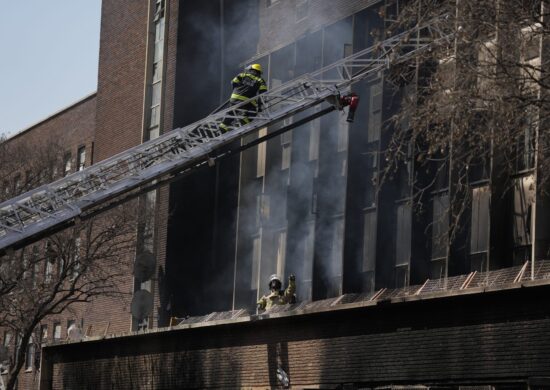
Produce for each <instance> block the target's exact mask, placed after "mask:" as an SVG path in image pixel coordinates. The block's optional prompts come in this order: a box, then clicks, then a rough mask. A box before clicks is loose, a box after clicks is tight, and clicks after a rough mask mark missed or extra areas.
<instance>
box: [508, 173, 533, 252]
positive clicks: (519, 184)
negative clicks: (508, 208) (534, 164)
mask: <svg viewBox="0 0 550 390" xmlns="http://www.w3.org/2000/svg"><path fill="white" fill-rule="evenodd" d="M534 201H535V181H534V178H533V176H526V177H521V178H518V179H516V181H515V183H514V209H513V213H514V222H513V225H514V226H513V227H514V244H515V246H524V245H530V244H531V206H532V205H533V202H534Z"/></svg>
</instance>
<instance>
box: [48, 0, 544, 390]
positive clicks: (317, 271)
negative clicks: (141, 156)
mask: <svg viewBox="0 0 550 390" xmlns="http://www.w3.org/2000/svg"><path fill="white" fill-rule="evenodd" d="M413 3H414V2H411V1H401V0H385V1H384V0H368V1H367V0H348V1H344V0H339V1H328V0H327V1H325V0H296V1H291V0H259V1H258V0H240V1H231V2H230V1H224V0H220V1H204V2H200V3H199V2H195V1H193V2H192V1H186V0H180V1H164V0H150V1H140V2H136V1H133V0H132V1H130V0H127V1H123V2H120V1H119V2H113V1H109V0H104V1H103V6H102V7H103V10H102V30H101V49H100V64H99V65H100V66H99V83H98V91H97V95H96V104H97V108H96V123H95V133H94V150H93V154H94V158H93V161H94V163H96V162H100V161H102V160H105V159H107V158H109V157H110V156H112V155H114V154H116V153H118V152H121V151H124V150H125V149H127V148H130V147H133V146H135V145H138V144H140V143H142V142H147V141H149V140H154V139H156V138H158V137H159V136H162V135H163V134H167V133H168V132H169V131H171V130H172V129H176V128H182V127H185V126H188V125H190V124H193V123H194V122H196V121H198V120H200V119H201V118H204V117H207V116H209V115H211V113H212V112H214V111H215V110H216V109H217V108H218V107H219V106H220V105H222V104H223V103H224V102H225V101H226V99H227V98H228V97H229V95H230V93H231V88H230V87H231V86H230V80H231V79H232V78H233V77H234V76H235V74H237V73H238V72H239V71H241V70H242V68H243V67H244V66H245V65H247V64H250V63H259V64H261V65H262V67H263V69H264V73H263V77H264V78H265V80H266V81H267V84H268V87H269V89H270V90H271V89H275V88H277V87H279V86H281V85H284V84H285V83H287V82H290V81H292V80H294V79H296V78H298V77H300V76H305V75H308V74H311V73H312V72H316V71H319V70H320V69H323V68H325V67H327V66H330V65H331V64H333V63H335V62H337V61H339V60H341V59H343V58H346V57H349V56H350V55H353V54H354V53H359V52H361V51H363V50H366V49H368V50H371V49H369V48H372V53H375V50H376V47H377V46H379V45H380V42H382V41H384V40H385V39H387V38H389V37H391V36H392V35H394V34H397V33H399V32H400V31H403V30H405V29H406V28H407V25H406V23H405V25H403V24H400V17H401V15H403V14H404V13H405V12H406V10H407V7H408V6H410V5H411V4H413ZM419 3H422V4H423V2H419ZM496 3H498V4H496ZM526 3H529V5H527V6H526V7H528V8H529V9H530V10H534V11H533V12H534V15H538V16H539V17H540V18H544V16H545V12H547V8H545V7H547V4H546V3H545V2H526ZM423 6H426V5H423ZM451 6H452V7H454V6H455V5H454V4H452V5H451ZM495 7H496V9H498V7H504V5H503V4H501V2H495ZM419 9H420V8H419ZM453 9H454V8H453ZM536 10H538V11H536ZM545 10H546V11H545ZM455 11H456V12H457V14H460V12H462V9H460V7H456V9H455ZM419 13H420V11H419ZM429 20H431V19H430V18H429V17H427V16H426V18H425V19H424V20H423V21H422V22H425V21H429ZM541 20H543V19H541ZM522 23H523V22H522ZM530 26H532V24H529V23H528V22H527V21H525V23H523V24H520V27H519V32H521V33H522V34H523V33H525V31H528V30H529V28H531V27H530ZM543 29H544V27H543V25H542V24H541V25H536V26H535V28H534V30H533V29H531V30H529V31H535V32H536V31H541V30H543ZM499 31H500V34H501V35H498V34H497V36H496V37H495V36H494V35H492V33H487V35H483V33H479V35H478V36H477V37H478V39H479V42H482V44H480V45H479V46H480V47H481V49H480V48H479V47H476V49H475V50H476V51H475V54H472V52H470V51H469V49H468V48H469V46H468V45H467V44H465V43H464V42H466V40H465V39H463V38H462V36H461V35H457V34H456V32H455V33H453V34H451V35H449V36H450V38H449V39H448V40H447V41H446V42H447V45H448V47H451V48H455V51H454V52H452V51H450V52H448V53H447V54H448V55H447V56H446V57H445V56H441V55H440V54H441V52H438V51H437V50H436V49H435V48H434V50H433V52H430V53H429V56H432V57H434V58H428V57H429V56H422V57H420V56H416V57H415V56H413V55H410V58H408V60H407V61H403V62H402V63H400V66H401V71H399V72H398V74H397V77H396V70H395V67H393V66H392V63H391V61H390V60H388V62H387V66H386V67H385V69H384V70H383V71H380V72H377V73H376V75H374V76H372V77H368V78H365V79H363V80H360V81H359V82H357V83H354V84H353V85H352V86H351V90H352V91H353V92H355V93H357V94H358V95H359V97H360V106H359V109H358V111H357V113H356V116H355V121H354V122H353V123H349V122H347V121H346V116H345V114H344V113H341V112H335V113H330V114H327V115H324V116H321V117H319V118H316V119H314V120H311V121H307V122H305V123H302V124H300V125H299V126H292V125H293V124H295V123H298V122H300V120H301V119H303V118H306V117H308V115H311V114H312V113H315V112H318V111H320V110H321V109H322V108H323V105H319V106H315V107H313V108H310V109H309V111H305V110H304V112H301V113H299V114H297V115H294V116H292V117H287V118H285V119H284V120H283V121H279V122H276V123H269V124H268V125H267V126H265V127H262V128H261V129H259V130H257V131H254V132H250V133H249V134H246V135H245V136H244V137H243V138H242V139H238V140H234V141H233V142H232V143H230V144H225V145H223V146H222V150H227V151H231V153H226V154H225V155H224V156H223V158H219V159H216V160H215V162H214V163H213V164H203V165H201V166H200V167H198V168H197V169H194V170H193V171H192V172H185V173H184V174H183V175H181V176H180V177H179V178H178V179H177V180H175V181H172V182H171V183H170V184H168V185H164V186H162V187H160V188H158V189H154V190H151V191H149V192H147V193H146V194H143V195H141V196H140V198H139V199H138V201H137V202H138V205H139V207H138V210H140V212H142V213H143V212H146V210H154V213H153V218H151V219H148V220H147V221H146V222H145V223H144V224H143V225H142V226H141V227H140V228H139V229H138V230H137V232H136V245H135V248H136V254H135V258H134V259H131V262H133V263H140V265H145V266H147V267H146V268H150V269H152V270H154V271H152V272H141V273H139V272H134V274H133V275H132V274H131V272H129V273H128V276H127V278H126V281H125V283H126V284H125V286H126V285H127V286H128V289H129V290H131V292H132V293H133V294H134V300H136V299H139V300H143V299H145V298H139V297H140V296H141V297H143V296H144V297H146V299H147V300H151V302H152V304H151V305H144V306H145V309H143V310H141V309H140V310H133V311H132V313H130V310H129V303H128V302H110V303H109V306H108V307H109V308H111V309H109V310H107V311H112V312H113V313H112V315H111V314H110V315H109V316H108V317H109V318H106V319H107V320H108V321H110V322H113V323H116V327H115V329H116V332H117V333H118V334H117V335H110V334H109V332H108V331H105V332H100V333H97V332H96V333H94V332H89V333H87V334H86V337H85V338H84V340H83V342H77V343H75V342H67V343H55V344H51V345H46V346H45V347H44V348H43V358H42V364H41V372H40V377H41V380H40V388H44V389H50V388H51V389H57V388H107V387H115V388H128V389H132V388H159V389H160V388H162V389H165V388H166V389H168V388H258V389H259V388H284V387H292V388H301V389H309V388H350V389H352V388H407V389H408V388H410V389H413V388H414V389H423V388H449V389H459V388H460V389H477V388H483V389H495V388H497V389H512V388H513V389H516V388H522V389H526V388H545V387H547V386H550V379H549V378H548V377H549V376H548V372H549V370H550V366H549V364H548V351H549V348H550V345H549V343H548V341H547V337H545V330H547V329H548V328H549V327H550V322H549V320H548V314H549V310H548V309H547V308H546V305H545V304H544V297H545V296H546V294H547V292H548V291H549V289H550V284H549V283H547V279H548V275H549V272H550V268H549V267H550V263H549V262H548V261H547V260H546V259H547V257H548V256H547V255H548V250H549V242H548V232H549V230H548V227H547V226H546V220H547V219H548V210H547V207H546V200H545V198H544V196H543V193H544V191H541V190H540V188H539V187H541V188H542V187H543V186H544V185H545V184H544V183H542V182H541V180H540V177H542V176H543V175H542V174H539V173H538V171H540V170H541V169H542V165H537V164H540V161H542V160H543V156H544V148H543V147H542V146H540V147H535V145H543V144H544V141H543V138H544V137H542V136H541V134H542V132H543V130H545V127H544V123H545V122H544V121H543V120H542V119H540V118H542V116H543V115H542V114H543V113H542V112H538V114H537V115H538V118H539V119H533V116H532V115H531V116H528V118H527V119H525V118H523V119H522V120H521V121H518V122H517V123H516V125H517V126H518V129H519V130H518V131H517V132H511V133H510V134H521V137H518V138H517V140H514V142H512V143H513V145H514V146H513V148H511V149H510V150H512V149H513V150H512V152H510V151H509V150H508V149H506V150H505V149H499V148H498V147H496V146H495V145H496V143H494V144H493V143H491V144H487V145H485V143H484V142H485V141H486V139H482V140H480V141H479V142H478V144H481V145H482V147H481V148H480V150H482V152H479V153H478V154H477V156H478V157H479V159H475V158H472V159H469V160H468V162H467V164H466V163H465V162H464V161H465V160H461V159H460V156H461V153H460V152H461V150H462V149H461V148H464V149H466V148H467V147H469V148H470V150H475V148H474V147H473V146H472V145H473V144H474V143H475V142H474V141H472V142H471V144H472V145H470V144H462V143H461V142H460V139H464V138H465V137H466V136H465V135H464V134H465V133H461V132H460V131H461V129H462V127H461V125H459V124H457V123H458V122H459V121H460V119H461V117H457V116H454V117H453V118H454V119H453V120H456V122H454V123H453V122H451V123H449V122H447V121H443V120H441V121H440V122H445V125H444V126H443V125H442V126H441V127H442V128H444V129H445V132H446V133H445V134H447V133H448V134H455V135H454V137H455V138H454V141H453V142H447V141H441V142H439V141H436V142H433V144H430V142H431V141H430V139H429V137H428V136H424V135H423V133H419V134H420V135H418V134H417V133H415V132H414V131H413V130H410V128H412V127H414V125H415V124H418V123H420V124H423V123H422V122H420V121H419V120H418V121H417V122H415V119H412V118H408V117H407V115H405V114H406V113H407V112H406V110H403V107H405V106H406V105H407V104H408V103H407V101H408V99H410V97H411V96H413V99H412V100H413V101H414V102H415V104H417V105H418V106H420V105H421V104H422V101H428V97H426V96H427V92H426V96H424V95H423V94H422V93H423V91H426V87H425V84H428V81H432V84H433V83H434V82H433V80H438V78H437V77H439V78H440V79H445V77H447V76H445V75H448V74H451V75H452V74H455V75H458V74H459V72H460V71H461V68H460V66H464V67H467V66H470V65H468V64H470V63H471V62H472V61H471V60H472V58H476V59H477V60H476V61H477V62H476V64H478V65H479V64H481V63H482V62H483V61H482V60H479V58H481V56H483V55H484V54H483V48H487V47H489V48H490V47H492V46H491V45H498V42H499V41H498V39H502V38H501V36H503V35H504V33H503V31H504V32H509V31H507V30H506V29H504V28H503V29H501V30H499ZM476 33H477V32H476ZM514 33H517V31H515V32H514ZM526 34H528V33H526ZM534 35H535V36H536V37H537V38H535V39H531V38H530V39H531V40H532V43H530V44H526V43H521V44H519V46H518V45H516V46H518V47H519V49H518V52H517V60H518V61H520V62H522V63H528V64H529V66H531V67H532V69H543V68H544V67H543V65H542V64H545V63H547V61H548V59H547V58H546V56H547V50H546V48H547V46H546V45H547V42H546V40H547V37H546V36H545V35H544V34H534ZM403 42H405V40H403ZM469 42H471V41H469ZM520 42H525V41H521V40H520ZM529 42H531V41H529ZM480 53H481V54H480ZM489 53H490V50H489ZM387 54H388V58H389V57H390V54H391V53H387ZM436 54H437V55H436ZM396 55H398V54H396ZM372 57H373V58H374V57H375V54H372ZM514 58H515V57H514ZM491 61H492V60H486V62H487V64H488V63H490V62H491ZM491 63H492V62H491ZM476 66H477V65H476ZM490 66H491V69H492V67H493V65H490ZM490 66H489V65H487V68H489V67H490ZM449 68H450V70H449ZM332 71H335V69H332V70H330V71H327V72H325V74H323V77H324V78H325V79H329V80H330V79H331V78H335V77H336V74H332V73H331V72H332ZM453 72H455V73H453ZM466 73H468V72H466V71H465V74H466ZM495 74H496V73H495ZM434 75H435V76H434ZM543 76H544V75H542V76H541V75H538V76H536V77H535V79H536V78H537V77H543ZM477 77H479V76H478V75H476V76H475V77H474V78H475V79H476V80H477ZM451 78H453V76H451ZM467 81H469V82H472V81H471V80H467ZM444 82H445V80H443V82H442V83H443V84H444ZM453 82H454V84H453V86H451V87H449V88H446V89H443V92H444V94H443V97H437V96H436V98H437V99H435V100H438V101H444V99H446V97H445V96H450V95H452V93H450V92H448V91H452V89H453V88H455V89H458V87H457V85H458V84H460V83H462V82H463V80H462V78H461V77H458V76H455V77H454V81H453ZM464 82H465V81H464ZM476 85H477V84H476ZM423 88H424V89H423ZM483 88H485V87H484V86H481V87H479V88H476V90H478V89H483ZM341 92H342V94H345V93H348V92H350V91H349V90H343V91H341ZM540 93H544V91H542V92H540ZM461 98H462V100H465V97H464V96H461ZM450 101H451V102H453V101H452V100H450ZM324 104H325V105H326V103H324ZM476 104H477V102H474V103H472V110H471V111H475V115H476V116H475V118H478V119H476V120H475V121H474V120H472V118H474V115H473V114H472V115H471V116H464V118H466V117H467V118H468V119H467V120H466V119H465V120H464V121H465V122H468V121H471V122H468V123H469V124H471V126H469V128H472V129H477V128H479V127H481V126H482V125H484V124H487V123H489V122H488V121H486V120H485V119H484V118H486V117H488V114H487V112H489V109H487V108H486V107H484V108H479V109H477V108H478V107H477V106H475V105H476ZM534 105H536V104H534ZM474 106H475V108H476V109H475V110H474V109H473V108H474ZM540 109H541V110H543V109H544V108H543V107H540ZM441 111H444V113H445V110H444V109H441ZM433 112H434V118H435V116H436V113H438V112H439V111H437V110H436V109H434V110H433ZM403 113H405V114H403ZM444 113H443V114H444ZM443 114H441V115H442V117H443V118H446V117H445V115H443ZM537 115H535V117H536V116H537ZM456 118H458V119H456ZM529 118H531V119H529ZM434 122H436V121H435V120H434ZM300 123H301V122H300ZM500 125H501V124H498V125H497V124H493V125H491V126H492V127H491V129H493V130H491V131H497V130H495V129H499V127H498V126H500ZM289 126H290V127H293V128H292V129H291V130H288V131H284V132H283V133H282V134H280V135H277V136H276V137H271V138H268V137H269V135H270V134H273V133H275V132H277V131H280V130H281V129H285V128H287V127H289ZM445 126H449V127H445ZM434 127H435V126H434ZM487 127H489V126H487ZM453 131H454V132H455V133H453ZM480 133H483V131H482V130H480ZM396 134H398V135H399V134H402V135H403V136H404V138H401V140H402V142H401V143H400V144H399V147H398V148H397V149H396V148H395V140H396V137H395V135H396ZM411 134H413V135H417V136H416V138H415V137H411V136H410V135H411ZM435 134H436V135H438V133H435ZM423 136H424V138H422V137H423ZM407 137H408V138H407ZM461 137H462V138H461ZM262 138H265V140H264V141H263V142H259V143H258V145H256V146H254V147H250V148H246V149H245V150H243V151H242V152H241V153H233V152H232V151H233V150H236V149H238V148H239V147H241V146H246V145H247V144H249V143H251V142H252V143H253V142H254V141H256V140H261V139H262ZM435 138H437V137H435ZM443 138H444V139H446V138H445V137H443ZM491 139H496V138H491ZM474 140H475V138H474ZM516 141H517V142H516ZM469 142H470V141H469ZM433 145H437V146H438V148H437V149H434V148H433V147H432V146H433ZM468 145H469V146H468ZM395 150H398V152H395ZM465 154H467V153H465ZM511 154H513V156H514V158H508V157H509V155H511ZM485 156H488V157H487V158H485ZM482 157H483V158H482ZM510 161H512V163H510ZM509 165H513V166H512V168H510V169H508V168H509ZM502 167H506V169H504V168H503V169H501V168H502ZM537 189H538V190H537ZM141 263H143V264H141ZM132 266H133V265H132V264H131V265H130V268H131V267H132ZM135 270H136V268H135V267H134V271H135ZM271 274H278V275H280V276H281V278H282V279H283V281H286V279H287V278H288V276H289V275H291V274H294V275H296V280H297V303H295V304H292V305H285V306H280V307H275V308H274V309H272V310H270V311H268V312H258V311H257V309H256V301H257V300H258V298H259V297H261V296H262V295H263V294H264V293H265V291H266V290H267V283H268V279H269V275H271ZM136 297H138V298H136ZM117 310H118V312H117V313H116V314H114V312H115V311H117ZM82 313H83V314H82V318H83V322H84V324H86V325H88V326H90V327H91V328H93V326H94V324H93V320H88V319H86V314H85V313H86V311H85V310H84V311H83V312H82ZM87 321H88V322H87ZM85 327H86V326H85ZM96 327H97V326H96ZM102 329H103V328H102ZM121 329H122V332H125V334H120V332H121V331H120V330H121ZM111 333H114V331H113V332H111Z"/></svg>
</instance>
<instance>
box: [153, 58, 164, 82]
mask: <svg viewBox="0 0 550 390" xmlns="http://www.w3.org/2000/svg"><path fill="white" fill-rule="evenodd" d="M161 78H162V60H161V61H158V62H156V63H154V64H153V83H155V82H157V81H160V80H161Z"/></svg>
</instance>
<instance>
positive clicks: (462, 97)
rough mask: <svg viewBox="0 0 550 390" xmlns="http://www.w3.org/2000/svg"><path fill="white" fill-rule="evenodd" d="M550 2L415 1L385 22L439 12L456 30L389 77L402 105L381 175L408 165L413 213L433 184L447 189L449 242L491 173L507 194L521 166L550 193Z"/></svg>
mask: <svg viewBox="0 0 550 390" xmlns="http://www.w3.org/2000/svg"><path fill="white" fill-rule="evenodd" d="M549 9H550V7H549V6H548V3H547V2H546V1H535V0H507V1H503V0H454V1H437V0H412V1H408V2H406V5H405V6H404V7H403V8H402V9H401V12H400V13H399V15H398V17H397V18H396V22H395V23H394V24H393V25H392V26H391V28H390V29H389V30H390V31H397V30H400V29H405V28H408V27H410V26H411V25H415V24H416V23H425V22H426V21H428V20H432V19H434V18H435V17H440V16H441V15H445V17H444V18H440V21H441V22H440V25H439V26H438V28H439V29H440V30H442V31H446V32H451V33H452V34H453V39H452V40H451V41H450V42H449V43H448V44H442V45H437V46H434V47H433V48H432V50H431V51H429V52H426V51H425V52H423V53H422V54H420V55H417V56H415V57H414V58H412V59H411V60H410V61H409V62H408V63H406V64H404V65H403V64H402V65H400V66H398V67H395V68H393V69H392V70H391V71H390V74H389V75H388V79H389V80H390V81H391V82H392V83H393V85H395V92H396V93H398V94H400V96H401V104H400V108H399V109H398V112H396V114H395V115H394V116H393V117H392V118H391V120H390V121H389V122H388V123H387V129H388V130H389V131H391V132H392V135H391V137H390V141H389V142H388V145H387V149H386V150H385V159H386V162H387V163H386V166H385V170H384V172H383V179H382V182H387V181H388V180H390V179H391V178H393V177H394V176H395V175H396V174H397V172H398V171H399V170H400V169H403V168H402V167H403V165H404V164H414V167H415V170H414V171H415V175H414V177H412V180H411V182H412V188H413V189H412V194H413V196H412V198H413V203H414V205H415V206H416V209H417V210H419V211H423V210H424V209H425V203H426V201H427V199H428V196H429V194H430V193H431V192H432V191H435V190H440V189H441V188H443V187H446V186H447V187H448V188H447V191H448V194H449V207H448V213H447V214H445V217H447V216H448V218H449V224H448V227H449V229H448V231H445V232H443V234H444V235H445V237H447V238H448V239H449V241H448V244H447V245H449V244H450V243H451V242H452V241H453V240H454V239H455V238H456V237H457V235H458V234H459V233H460V232H461V231H462V229H463V228H464V214H465V211H466V210H468V207H469V205H470V204H471V201H472V199H471V191H470V189H471V187H472V182H476V181H479V180H484V179H488V178H489V177H491V180H492V183H494V184H495V186H497V187H498V191H495V192H498V195H497V196H503V195H504V194H505V193H506V192H507V191H510V190H513V188H514V186H517V185H518V182H517V179H515V178H514V177H515V176H517V174H518V172H525V171H531V174H532V175H534V177H535V179H534V181H533V182H532V184H530V185H533V186H535V187H536V191H537V193H538V194H541V195H545V194H546V193H547V190H548V185H547V183H548V179H549V178H550V169H548V168H550V158H549V157H550V154H549V151H550V149H549V147H550V143H549V135H548V134H549V132H548V130H549V129H548V127H549V126H548V124H549V121H548V113H549V112H550V99H549V96H550V94H549V91H550V77H549V73H548V69H550V67H549V64H548V61H549V54H550V51H549V50H548V48H549V46H548V42H549V41H550V25H549V23H548V19H549V16H550V15H548V10H549ZM442 181H443V182H445V183H444V184H442V183H441V182H442Z"/></svg>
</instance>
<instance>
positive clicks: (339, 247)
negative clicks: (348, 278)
mask: <svg viewBox="0 0 550 390" xmlns="http://www.w3.org/2000/svg"><path fill="white" fill-rule="evenodd" d="M344 227H345V225H344V219H343V218H338V219H337V220H336V221H334V228H333V229H334V230H333V235H332V259H331V260H332V261H331V263H330V264H331V267H330V268H331V269H330V274H331V276H334V277H340V276H341V275H342V258H343V255H344Z"/></svg>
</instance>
